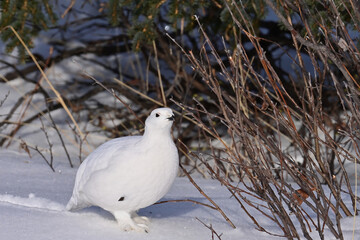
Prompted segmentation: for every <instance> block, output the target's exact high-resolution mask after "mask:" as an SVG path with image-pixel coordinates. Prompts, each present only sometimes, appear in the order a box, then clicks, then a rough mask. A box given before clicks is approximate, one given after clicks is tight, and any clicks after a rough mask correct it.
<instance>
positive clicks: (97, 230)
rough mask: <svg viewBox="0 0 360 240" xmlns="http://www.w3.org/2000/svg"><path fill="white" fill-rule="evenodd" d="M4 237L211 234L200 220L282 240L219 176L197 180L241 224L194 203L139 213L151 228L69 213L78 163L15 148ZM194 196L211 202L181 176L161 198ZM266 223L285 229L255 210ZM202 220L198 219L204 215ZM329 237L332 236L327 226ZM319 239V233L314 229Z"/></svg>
mask: <svg viewBox="0 0 360 240" xmlns="http://www.w3.org/2000/svg"><path fill="white" fill-rule="evenodd" d="M0 163H1V168H0V212H1V214H0V230H1V231H0V239H7V240H12V239H30V240H32V239H36V240H41V239H50V238H51V239H54V240H56V239H61V240H63V239H79V240H82V239H84V240H85V239H86V240H92V239H108V240H111V239H130V240H131V239H134V240H137V239H174V240H176V239H211V231H210V230H209V229H208V228H207V227H205V226H204V225H203V224H202V223H201V222H200V221H202V222H204V223H205V224H206V225H208V226H210V225H211V226H212V227H213V228H214V230H215V231H216V232H217V233H218V234H222V235H221V239H249V240H253V239H260V240H261V239H278V237H272V236H269V235H267V234H265V233H262V232H259V231H257V230H256V229H255V227H254V226H253V224H252V223H251V221H250V219H249V218H248V217H247V216H246V215H245V213H244V212H243V211H242V210H241V208H240V207H239V205H238V204H237V203H236V201H234V199H232V198H230V194H229V193H228V191H227V190H226V189H225V188H223V187H221V186H220V184H219V183H218V182H216V181H214V180H209V179H200V178H199V179H196V182H197V183H198V184H199V185H200V186H201V188H202V189H203V190H204V191H205V192H206V193H207V194H208V195H209V196H210V197H211V198H212V199H213V200H214V201H215V202H216V203H218V204H219V205H220V207H221V208H222V209H223V210H224V212H225V213H226V214H227V216H228V217H229V218H230V219H231V220H232V221H233V222H234V224H235V225H236V226H237V228H236V229H233V228H231V227H230V225H229V224H228V223H227V222H226V221H225V220H224V219H223V218H222V216H221V215H220V214H219V213H218V212H217V211H215V210H212V209H210V208H208V207H206V206H201V205H198V204H194V203H191V202H172V203H162V204H156V205H152V206H150V207H147V208H144V209H142V210H140V212H139V214H140V215H144V216H147V217H149V218H150V219H151V224H150V232H149V233H147V234H145V233H138V232H122V231H120V230H119V229H118V226H117V224H116V221H115V219H114V218H113V216H112V215H111V214H109V213H108V212H106V211H104V210H102V209H100V208H97V207H91V208H87V209H84V210H81V211H78V212H66V211H65V210H64V208H65V204H66V203H67V201H68V199H69V198H70V196H71V192H72V187H73V183H74V179H75V174H76V170H77V169H76V168H70V167H69V166H68V164H66V161H64V163H61V162H59V163H57V164H56V165H55V169H56V172H55V173H54V172H52V171H51V170H50V168H49V167H48V166H47V165H46V164H45V163H44V161H43V160H42V159H41V158H40V157H38V156H33V157H32V158H29V156H28V155H26V154H21V153H18V152H16V151H12V150H5V149H2V150H0ZM179 199H192V200H195V201H199V202H203V203H207V204H209V202H207V200H206V199H205V198H204V197H203V196H202V195H201V194H200V193H199V192H198V191H197V190H196V189H195V187H194V186H193V185H192V184H191V183H190V182H189V181H188V179H187V178H180V177H179V178H177V179H176V181H175V183H174V185H173V187H172V188H171V190H170V192H169V193H168V194H167V195H166V196H165V197H164V198H163V199H162V201H164V200H179ZM252 214H253V215H254V217H255V218H257V219H260V221H261V224H262V225H264V226H266V227H267V228H268V229H270V230H271V231H273V232H275V233H280V230H279V229H277V227H276V226H274V224H273V223H272V222H271V221H269V220H267V219H266V218H263V217H261V215H259V213H257V212H255V211H254V212H253V213H252ZM198 219H199V220H200V221H199V220H198ZM353 221H354V218H344V219H343V220H342V224H343V226H344V227H343V231H344V236H345V239H352V238H351V237H352V231H353ZM356 221H357V225H356V226H357V227H356V235H355V236H357V238H355V239H359V236H360V227H359V223H360V218H359V217H357V218H356ZM325 236H327V238H326V239H332V235H331V233H330V232H328V231H325ZM313 237H314V239H318V238H317V233H316V232H315V231H313Z"/></svg>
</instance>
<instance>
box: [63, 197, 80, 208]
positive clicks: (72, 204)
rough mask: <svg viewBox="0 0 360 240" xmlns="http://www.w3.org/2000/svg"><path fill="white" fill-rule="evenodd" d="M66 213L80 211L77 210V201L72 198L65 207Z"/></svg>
mask: <svg viewBox="0 0 360 240" xmlns="http://www.w3.org/2000/svg"><path fill="white" fill-rule="evenodd" d="M65 209H66V211H73V210H76V209H78V208H77V201H76V200H75V199H74V197H73V196H72V197H71V198H70V200H69V202H68V204H67V205H66V207H65Z"/></svg>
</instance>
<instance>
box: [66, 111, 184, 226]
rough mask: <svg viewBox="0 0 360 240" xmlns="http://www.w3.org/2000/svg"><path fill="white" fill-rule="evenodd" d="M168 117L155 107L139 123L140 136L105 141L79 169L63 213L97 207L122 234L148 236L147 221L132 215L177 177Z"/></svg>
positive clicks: (176, 164) (168, 114)
mask: <svg viewBox="0 0 360 240" xmlns="http://www.w3.org/2000/svg"><path fill="white" fill-rule="evenodd" d="M173 117H174V115H173V112H172V110H171V109H169V108H158V109H155V110H153V111H152V112H151V114H150V116H149V117H148V118H147V119H146V122H145V132H144V135H143V136H128V137H121V138H116V139H113V140H110V141H108V142H106V143H104V144H102V145H101V146H99V147H98V148H97V149H96V150H95V151H93V152H92V153H91V154H90V155H89V156H88V157H87V158H86V159H85V161H84V162H83V163H82V164H81V165H80V167H79V169H78V171H77V174H76V180H75V186H74V190H73V195H72V197H71V199H70V200H69V202H68V204H67V206H66V209H67V210H77V209H81V208H84V207H89V206H93V205H95V206H99V207H101V208H103V209H105V210H107V211H109V212H111V213H112V214H113V215H114V216H115V218H116V220H117V222H118V224H119V225H120V227H121V228H122V229H123V230H125V231H128V230H136V231H146V232H147V231H148V226H147V223H148V219H147V218H145V217H139V216H138V215H137V214H136V211H137V210H138V209H140V208H144V207H147V206H149V205H151V204H153V203H155V202H156V201H158V200H159V199H160V198H162V197H163V196H164V195H165V194H166V192H167V191H168V190H169V189H170V187H171V185H172V183H173V181H174V179H175V177H176V175H177V172H178V162H179V157H178V152H177V149H176V146H175V144H174V142H173V140H172V138H171V135H170V130H171V126H172V122H173Z"/></svg>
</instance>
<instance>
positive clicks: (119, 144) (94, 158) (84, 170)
mask: <svg viewBox="0 0 360 240" xmlns="http://www.w3.org/2000/svg"><path fill="white" fill-rule="evenodd" d="M140 139H141V136H128V137H121V138H115V139H112V140H110V141H108V142H106V143H104V144H102V145H100V146H99V147H98V148H97V149H95V150H94V151H93V152H92V153H91V154H90V155H89V156H88V157H87V158H86V159H85V160H84V162H83V163H82V164H81V165H80V167H79V169H78V171H77V174H76V179H75V186H74V190H73V196H72V197H73V198H74V199H76V202H77V203H76V204H77V205H79V204H81V201H82V199H79V197H80V196H79V195H80V192H81V191H82V189H83V187H84V186H85V184H86V183H87V182H88V181H89V179H90V178H91V176H92V175H94V174H95V173H96V172H98V171H101V170H103V169H106V168H108V167H109V165H111V164H112V161H113V160H114V159H116V161H119V159H120V161H121V160H122V158H119V153H121V152H122V150H124V149H126V148H129V147H130V146H134V145H135V144H136V143H137V142H139V140H140ZM115 156H116V157H115Z"/></svg>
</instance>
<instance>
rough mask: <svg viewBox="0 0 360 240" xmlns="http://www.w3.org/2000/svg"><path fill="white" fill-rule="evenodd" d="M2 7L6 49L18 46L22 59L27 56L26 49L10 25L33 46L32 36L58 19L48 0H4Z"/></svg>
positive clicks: (28, 44) (1, 20)
mask: <svg viewBox="0 0 360 240" xmlns="http://www.w3.org/2000/svg"><path fill="white" fill-rule="evenodd" d="M0 9H1V14H0V29H1V39H2V41H4V42H5V43H6V51H7V52H12V51H13V50H14V49H15V48H18V50H19V54H20V57H21V59H24V57H25V49H24V48H23V47H22V46H21V44H20V42H19V40H18V39H17V38H16V37H15V35H14V34H13V32H12V31H11V30H10V29H9V28H8V26H12V27H13V28H14V29H15V30H16V31H17V32H18V33H19V35H20V36H21V38H22V39H23V40H24V42H25V44H27V46H28V47H32V46H33V43H32V37H34V36H36V35H37V34H38V33H39V31H41V30H43V29H45V30H46V29H48V28H49V27H50V26H51V25H52V24H54V23H55V22H56V20H57V17H56V15H55V14H54V13H53V10H52V7H51V4H49V1H48V0H41V1H39V0H2V1H0Z"/></svg>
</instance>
